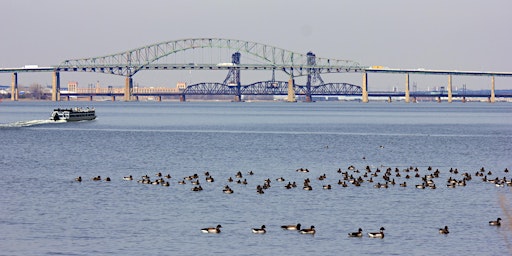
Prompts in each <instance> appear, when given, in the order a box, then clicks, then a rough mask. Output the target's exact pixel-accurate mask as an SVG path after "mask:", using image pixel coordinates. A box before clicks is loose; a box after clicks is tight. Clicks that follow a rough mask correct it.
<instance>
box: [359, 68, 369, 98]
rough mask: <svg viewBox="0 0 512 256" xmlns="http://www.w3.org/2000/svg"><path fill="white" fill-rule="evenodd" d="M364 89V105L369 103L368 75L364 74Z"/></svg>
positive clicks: (362, 87)
mask: <svg viewBox="0 0 512 256" xmlns="http://www.w3.org/2000/svg"><path fill="white" fill-rule="evenodd" d="M361 89H362V99H361V101H362V102H363V103H368V73H366V72H364V73H363V85H362V86H361Z"/></svg>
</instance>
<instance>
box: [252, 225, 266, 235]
mask: <svg viewBox="0 0 512 256" xmlns="http://www.w3.org/2000/svg"><path fill="white" fill-rule="evenodd" d="M265 228H266V227H265V225H262V226H261V228H253V229H252V232H253V233H254V234H265V233H266V232H267V230H266V229H265Z"/></svg>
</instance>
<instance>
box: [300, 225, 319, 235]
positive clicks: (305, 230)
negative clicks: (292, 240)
mask: <svg viewBox="0 0 512 256" xmlns="http://www.w3.org/2000/svg"><path fill="white" fill-rule="evenodd" d="M299 233H301V234H309V235H314V234H315V233H316V230H315V226H311V227H310V228H303V229H301V230H299Z"/></svg>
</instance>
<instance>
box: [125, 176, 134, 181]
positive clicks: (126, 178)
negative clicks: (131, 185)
mask: <svg viewBox="0 0 512 256" xmlns="http://www.w3.org/2000/svg"><path fill="white" fill-rule="evenodd" d="M123 180H133V176H131V175H130V176H124V177H123Z"/></svg>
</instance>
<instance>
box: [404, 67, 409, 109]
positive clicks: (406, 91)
mask: <svg viewBox="0 0 512 256" xmlns="http://www.w3.org/2000/svg"><path fill="white" fill-rule="evenodd" d="M409 101H410V91H409V73H407V74H405V103H409Z"/></svg>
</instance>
